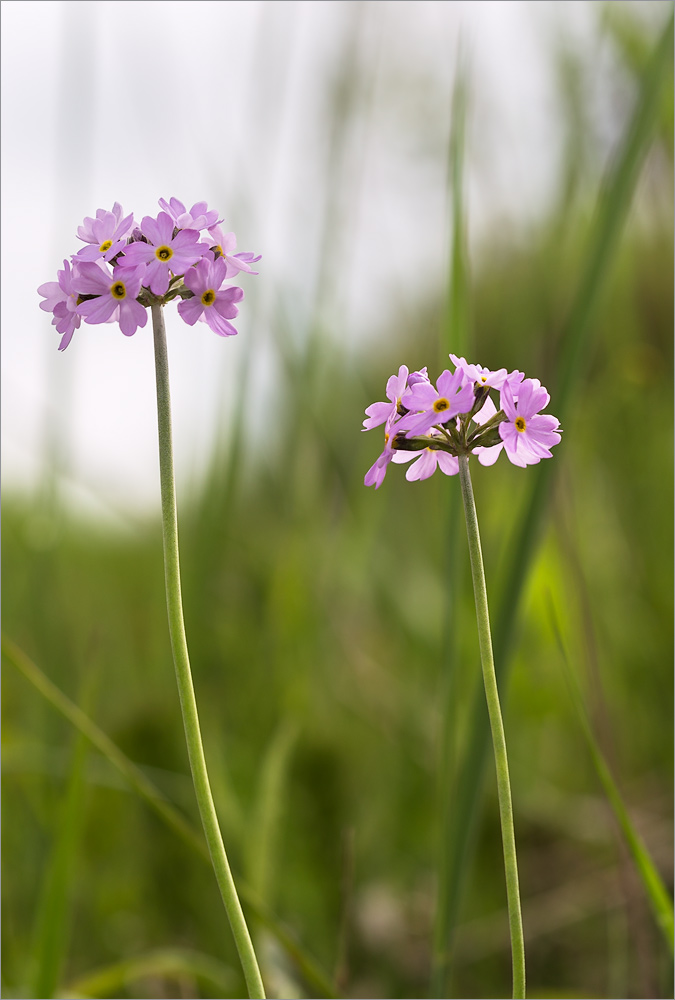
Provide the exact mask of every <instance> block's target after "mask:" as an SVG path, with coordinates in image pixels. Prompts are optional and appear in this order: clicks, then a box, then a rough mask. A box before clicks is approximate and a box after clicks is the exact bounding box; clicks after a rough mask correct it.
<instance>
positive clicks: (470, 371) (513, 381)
mask: <svg viewBox="0 0 675 1000" xmlns="http://www.w3.org/2000/svg"><path fill="white" fill-rule="evenodd" d="M450 360H451V361H452V362H453V364H454V365H455V368H458V369H461V371H463V372H464V374H465V376H466V377H467V379H469V380H470V381H471V382H478V383H479V384H480V385H487V386H489V388H490V389H501V388H502V386H503V385H504V384H505V383H506V382H508V383H509V385H510V386H511V388H512V389H513V388H514V387H515V386H516V385H518V383H519V382H522V380H523V373H522V372H517V371H516V372H511V373H507V371H506V368H499V369H498V370H497V371H494V372H493V371H490V369H489V368H483V366H482V365H474V364H469V362H468V361H467V360H466V359H465V358H458V357H457V355H456V354H451V355H450Z"/></svg>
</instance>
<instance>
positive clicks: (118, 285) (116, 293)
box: [110, 281, 127, 299]
mask: <svg viewBox="0 0 675 1000" xmlns="http://www.w3.org/2000/svg"><path fill="white" fill-rule="evenodd" d="M110 294H111V295H112V297H113V298H114V299H125V298H126V297H127V290H126V287H125V285H124V282H123V281H116V282H115V284H114V285H111V286H110Z"/></svg>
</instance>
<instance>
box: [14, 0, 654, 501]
mask: <svg viewBox="0 0 675 1000" xmlns="http://www.w3.org/2000/svg"><path fill="white" fill-rule="evenodd" d="M601 6H602V5H600V4H594V3H591V2H586V0H578V2H570V0H564V2H537V3H534V2H504V0H497V2H491V0H481V2H475V0H474V2H466V3H465V2H438V0H415V2H413V0H377V2H369V3H365V2H361V3H354V2H342V0H298V2H293V0H262V2H261V0H246V2H198V0H193V2H192V3H190V4H184V3H182V2H161V3H159V2H136V0H134V2H117V3H114V4H108V3H96V2H86V0H77V2H46V3H42V2H23V0H22V2H11V0H10V2H7V0H6V2H4V3H3V4H2V76H3V79H2V84H3V86H2V100H3V115H2V168H3V169H2V193H3V213H2V278H3V289H2V331H3V336H2V388H3V392H2V414H3V423H2V438H3V449H2V465H3V475H4V486H5V489H6V490H9V489H13V488H15V487H21V488H31V487H34V486H35V485H36V484H37V483H38V482H39V481H40V477H41V472H42V469H43V468H44V462H45V458H46V455H47V453H48V452H49V451H50V450H53V449H54V448H57V449H59V451H60V455H61V462H62V463H63V466H64V467H65V469H66V470H67V474H66V476H65V477H64V481H63V487H64V489H65V490H66V493H68V491H70V494H72V495H73V496H74V497H78V498H79V499H80V500H82V499H86V498H88V500H89V501H91V502H93V503H95V504H97V505H100V506H101V507H105V506H106V505H110V506H111V507H113V508H118V509H119V508H127V509H134V508H139V507H141V508H142V507H145V506H147V505H148V504H155V503H156V495H157V458H156V452H157V443H156V416H155V398H154V372H153V359H152V343H151V340H152V338H151V329H150V325H149V324H148V326H146V327H145V329H144V330H139V331H138V332H137V334H136V335H135V336H134V337H132V338H125V337H123V336H122V334H121V333H120V331H119V328H117V327H116V326H114V325H103V326H87V325H84V324H83V325H82V326H81V328H80V330H78V331H76V333H75V336H74V338H73V341H72V343H71V345H70V347H69V348H68V349H67V351H65V352H64V353H61V354H59V353H58V352H57V345H58V340H59V335H58V334H57V333H56V331H55V330H54V328H53V327H51V326H50V317H49V316H48V315H47V314H45V313H44V312H42V311H41V310H40V309H39V308H38V303H39V301H40V299H39V296H38V295H37V291H36V289H37V286H38V285H40V284H42V283H43V282H45V281H52V280H55V277H56V270H57V269H58V268H60V267H62V261H63V259H64V258H65V257H69V256H70V255H71V254H73V253H75V252H76V251H77V250H78V249H79V248H80V246H81V245H82V244H81V243H80V241H78V240H77V239H76V237H75V230H76V228H77V226H78V225H80V224H81V222H82V219H83V218H84V217H85V216H87V215H90V216H93V215H94V214H95V211H96V209H97V208H100V207H101V208H106V209H109V208H111V207H112V204H113V202H114V201H119V202H121V203H122V205H123V207H124V210H125V211H126V212H130V211H133V212H134V214H135V216H136V218H137V219H138V220H140V219H141V218H142V216H144V215H146V214H150V215H156V214H157V212H158V211H159V206H158V205H157V199H158V198H160V197H164V198H167V199H168V198H170V197H171V196H176V197H178V198H180V199H181V200H182V201H184V202H185V203H186V204H187V205H188V206H190V205H191V204H192V203H193V202H195V201H198V200H202V199H205V200H207V201H208V203H209V206H210V207H214V208H217V209H218V210H219V212H220V213H221V215H222V216H224V219H225V228H231V229H235V231H236V233H237V237H238V241H239V249H241V250H254V251H256V252H258V253H262V254H263V259H262V261H261V262H260V271H261V273H260V276H259V277H257V278H252V277H248V278H245V279H243V280H242V281H241V285H242V287H244V289H245V293H246V298H245V299H244V302H243V303H242V307H241V313H240V317H239V319H238V321H237V327H238V329H239V336H238V337H236V338H233V339H230V340H222V339H220V338H218V337H216V336H215V335H214V334H213V333H211V331H210V330H209V329H208V327H206V326H205V325H203V324H197V325H196V326H195V327H192V328H191V327H188V326H186V325H185V324H184V323H183V322H182V321H181V320H180V319H179V318H178V316H177V314H176V313H175V310H172V309H171V308H167V310H166V312H167V326H168V335H169V351H170V364H171V377H172V393H173V410H174V427H175V437H176V457H177V466H178V473H179V476H181V477H182V478H183V479H185V477H187V476H195V475H198V474H199V472H200V470H201V469H202V468H203V465H204V462H205V460H206V458H207V456H208V454H209V450H210V448H211V445H212V442H213V434H214V429H215V426H216V424H217V421H218V419H219V417H220V416H222V415H223V414H227V409H228V405H229V401H230V400H231V397H232V394H233V381H234V378H235V377H236V373H237V372H238V370H239V366H240V364H241V359H242V351H243V350H244V349H245V343H246V338H251V339H254V340H255V344H256V347H255V358H256V360H255V364H256V366H257V368H256V369H255V370H256V371H259V372H260V376H259V385H258V388H257V389H256V392H257V393H258V396H259V397H260V396H263V397H264V395H265V393H266V392H268V391H270V392H271V391H272V389H271V387H272V384H273V380H274V353H273V351H272V350H270V345H271V344H273V341H274V336H275V315H274V307H275V303H277V302H278V293H279V289H283V290H284V294H285V296H286V297H287V299H288V300H289V301H290V302H291V303H292V304H294V305H293V308H295V309H296V310H297V315H298V317H306V316H307V314H308V309H309V305H310V303H311V301H312V295H313V290H314V281H315V279H316V260H317V258H318V252H319V247H318V239H319V217H320V207H321V205H322V204H323V200H322V199H323V195H324V187H325V185H326V183H329V178H330V163H329V162H328V161H329V149H330V146H329V137H330V127H331V121H332V118H331V114H330V82H331V80H332V79H334V77H335V74H336V73H338V72H339V71H340V68H341V67H343V70H344V66H345V59H346V58H348V57H349V56H350V54H351V55H352V56H353V55H354V45H353V44H352V43H350V42H349V39H350V37H352V36H351V35H350V32H354V31H356V30H357V28H358V29H359V31H360V34H359V35H358V39H359V41H358V46H360V48H359V49H358V52H359V53H360V57H359V58H360V60H361V63H360V64H361V66H362V67H363V66H365V67H366V70H367V72H366V76H367V77H368V78H369V83H368V86H369V87H370V88H371V89H370V91H369V93H370V98H369V100H370V104H368V105H364V108H363V109H361V110H360V112H359V116H358V118H357V121H356V124H355V125H354V126H353V128H352V131H351V133H350V147H349V150H350V151H349V157H350V160H349V163H348V166H349V168H350V169H351V170H352V171H353V176H354V177H355V178H356V179H357V182H355V184H354V187H353V188H348V189H347V190H346V192H345V199H346V201H345V213H346V214H345V219H346V231H341V232H336V236H335V239H336V248H337V249H336V254H337V257H338V261H337V266H336V275H335V284H334V297H333V301H332V308H333V310H334V312H333V315H332V318H331V323H330V325H331V327H332V328H333V330H334V331H336V333H338V334H339V335H340V336H341V337H342V338H343V339H344V340H345V341H346V343H347V344H348V345H349V347H350V348H351V349H354V350H355V349H357V347H358V345H359V344H361V343H364V342H367V341H369V340H371V339H372V338H374V337H376V336H380V337H381V336H382V333H383V331H384V330H385V329H386V322H387V319H388V318H390V317H392V316H394V315H396V314H398V313H400V310H401V309H403V310H405V308H406V304H407V303H408V302H414V301H415V300H417V298H418V296H419V294H420V290H424V288H426V287H428V288H433V287H434V285H435V283H436V282H437V280H438V278H439V276H440V275H441V274H442V273H443V270H444V268H445V253H446V250H447V247H446V241H447V211H448V210H447V199H446V178H445V160H444V156H445V148H446V145H447V136H448V128H449V95H450V92H451V86H452V80H453V77H454V73H455V69H456V55H457V51H458V43H459V41H460V37H461V44H462V50H463V51H464V53H465V54H466V57H467V64H468V65H469V67H470V73H471V87H472V111H471V119H470V131H469V148H468V170H469V180H468V185H467V194H468V199H469V219H470V222H471V241H472V246H478V245H479V244H480V238H481V233H486V232H487V231H488V230H489V228H490V226H493V225H494V224H495V220H502V221H503V223H504V224H506V223H507V222H511V223H518V224H520V225H522V224H523V223H527V222H528V221H529V220H531V219H533V218H536V216H537V214H538V213H539V212H541V211H542V210H544V209H545V208H546V206H547V203H548V200H549V198H550V196H551V194H552V192H553V191H555V190H556V185H557V180H558V177H557V173H556V171H557V168H558V156H559V153H560V142H561V138H560V129H559V122H558V115H559V110H560V109H559V107H558V97H557V83H556V79H555V64H554V60H553V56H552V53H553V49H554V45H555V44H556V43H557V42H560V41H561V39H562V40H565V42H566V44H568V45H570V46H572V47H573V48H574V49H575V50H576V51H578V52H579V53H580V54H581V55H582V57H583V55H584V54H585V55H586V56H588V57H589V58H592V59H593V60H594V61H595V65H596V67H597V78H598V86H597V92H593V93H589V101H591V102H592V101H594V100H597V101H598V102H599V104H598V107H599V109H600V110H599V113H601V103H602V93H603V86H602V80H603V74H604V73H605V64H606V63H607V65H609V64H610V63H611V57H610V56H609V55H608V54H607V53H604V52H603V51H598V50H597V38H598V34H597V27H596V26H597V18H598V15H599V8H600V7H601ZM638 6H640V7H641V8H649V9H650V11H651V16H656V17H658V15H659V14H660V13H661V10H660V9H662V8H663V6H664V5H663V4H660V3H651V4H640V5H638ZM659 8H660V9H659ZM608 60H609V62H608ZM371 70H372V71H371ZM610 138H611V137H610ZM345 219H343V220H342V221H343V222H344V221H345ZM337 313H339V317H338V316H336V314H337ZM496 362H498V359H496ZM486 363H487V362H486ZM254 408H255V407H254ZM360 420H361V415H360V414H358V415H356V416H355V420H354V426H355V428H358V427H359V425H360Z"/></svg>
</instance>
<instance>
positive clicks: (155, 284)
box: [124, 212, 208, 295]
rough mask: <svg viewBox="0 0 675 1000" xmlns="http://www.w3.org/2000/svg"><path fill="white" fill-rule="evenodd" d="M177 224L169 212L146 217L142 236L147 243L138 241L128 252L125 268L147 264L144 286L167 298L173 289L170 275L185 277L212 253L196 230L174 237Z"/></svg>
mask: <svg viewBox="0 0 675 1000" xmlns="http://www.w3.org/2000/svg"><path fill="white" fill-rule="evenodd" d="M173 230H174V220H173V219H172V218H171V216H170V215H168V214H167V213H166V212H160V213H159V215H158V216H157V218H156V219H153V218H151V217H150V216H149V215H146V216H145V217H144V219H143V222H142V223H141V233H142V234H143V236H144V237H145V238H146V239H147V241H148V242H147V243H144V242H142V241H137V242H134V243H128V244H127V245H126V247H125V248H124V266H125V267H127V266H128V265H136V264H147V270H146V273H145V276H144V278H143V282H142V283H143V284H144V285H145V286H146V287H148V288H149V289H150V291H151V292H152V293H153V294H154V295H165V294H166V292H167V291H168V288H169V280H170V278H169V274H170V273H172V274H174V275H175V274H184V273H185V272H186V271H187V269H188V268H189V267H192V265H193V264H196V263H197V261H198V260H200V259H201V258H202V257H203V256H204V253H205V252H206V251H207V250H208V243H199V242H198V241H199V232H198V231H197V230H196V229H181V230H180V231H179V232H178V233H176V235H175V236H174V235H173Z"/></svg>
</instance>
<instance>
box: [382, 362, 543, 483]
mask: <svg viewBox="0 0 675 1000" xmlns="http://www.w3.org/2000/svg"><path fill="white" fill-rule="evenodd" d="M450 358H451V360H452V362H453V364H454V365H455V371H454V372H450V371H448V370H446V371H444V372H443V374H442V375H440V377H439V379H438V381H437V383H436V386H434V385H433V384H432V382H431V381H430V380H429V376H428V375H427V370H426V368H423V369H422V370H421V371H416V372H409V371H408V369H407V368H406V366H405V365H401V367H400V368H399V370H398V375H392V376H391V378H390V379H389V381H388V382H387V390H386V392H387V399H388V400H389V401H388V402H386V403H373V404H372V406H369V407H368V409H367V410H366V417H367V419H366V420H364V421H363V430H366V431H368V430H371V428H373V427H379V426H380V425H381V424H384V450H383V452H382V454H381V455H380V456H379V457H378V459H377V460H376V461H375V463H374V464H373V465H372V466H371V467H370V469H369V470H368V472H367V473H366V476H365V480H364V482H365V484H366V486H374V487H375V489H378V487H379V486H381V485H382V482H383V481H384V477H385V475H386V473H387V467H388V465H389V463H390V462H392V461H393V462H398V463H400V462H410V461H411V460H413V461H412V464H411V465H410V466H409V468H408V470H407V472H406V479H408V480H410V481H414V480H417V479H428V478H429V476H432V475H433V474H434V472H435V471H436V469H437V468H440V470H441V472H444V473H445V475H446V476H454V475H456V474H457V473H458V472H459V462H458V457H459V456H460V455H470V454H475V455H477V456H478V461H479V462H480V463H481V464H482V465H493V464H494V463H495V462H496V461H497V459H498V457H499V454H500V452H501V451H502V449H505V451H506V454H507V457H508V458H509V459H510V461H511V462H513V464H514V465H519V466H522V467H525V466H526V465H536V463H537V462H539V461H541V459H542V458H551V450H550V449H551V448H552V447H553V446H554V445H556V444H558V443H559V441H560V429H559V421H558V420H557V419H556V418H555V417H553V416H551V415H550V414H547V413H541V412H540V411H541V410H543V409H544V408H545V407H546V406H548V403H549V400H550V396H549V394H548V392H547V391H546V389H545V388H544V387H543V386H542V384H541V382H539V380H538V379H536V378H525V376H524V375H523V373H522V372H518V371H514V372H507V370H506V368H500V369H499V370H498V371H490V369H489V368H483V367H481V366H480V365H474V364H469V363H468V362H467V361H466V360H465V359H464V358H458V357H457V356H456V355H454V354H451V355H450ZM492 391H494V392H498V393H499V409H497V407H496V406H495V403H494V401H493V400H492V398H491V395H490V393H491V392H492Z"/></svg>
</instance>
